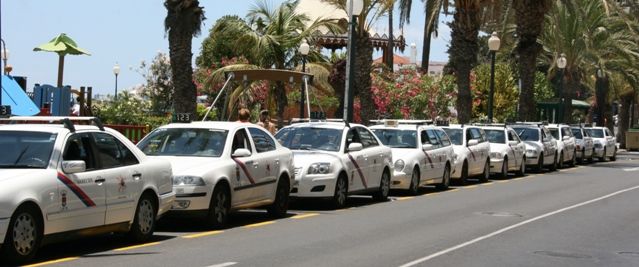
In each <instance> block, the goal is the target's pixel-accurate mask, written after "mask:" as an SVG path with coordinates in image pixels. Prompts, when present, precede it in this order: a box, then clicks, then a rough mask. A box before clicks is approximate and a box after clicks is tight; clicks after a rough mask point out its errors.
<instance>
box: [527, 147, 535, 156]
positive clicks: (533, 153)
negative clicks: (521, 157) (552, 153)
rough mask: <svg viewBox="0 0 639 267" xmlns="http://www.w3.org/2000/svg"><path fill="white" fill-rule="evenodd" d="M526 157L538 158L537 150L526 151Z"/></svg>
mask: <svg viewBox="0 0 639 267" xmlns="http://www.w3.org/2000/svg"><path fill="white" fill-rule="evenodd" d="M526 155H528V156H532V157H536V156H537V150H536V149H526Z"/></svg>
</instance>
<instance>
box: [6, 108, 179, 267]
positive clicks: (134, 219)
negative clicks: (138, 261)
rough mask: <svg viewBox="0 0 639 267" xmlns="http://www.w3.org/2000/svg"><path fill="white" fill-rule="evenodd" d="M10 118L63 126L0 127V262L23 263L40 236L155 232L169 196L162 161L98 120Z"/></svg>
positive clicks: (167, 170) (167, 169)
mask: <svg viewBox="0 0 639 267" xmlns="http://www.w3.org/2000/svg"><path fill="white" fill-rule="evenodd" d="M73 119H74V120H90V119H91V118H77V117H76V118H73ZM10 120H16V121H17V120H20V121H21V120H29V121H42V120H47V121H48V120H57V121H60V122H64V123H65V125H64V126H63V125H62V124H57V125H53V124H51V125H50V124H13V125H2V126H0V147H2V150H3V152H2V153H0V242H1V243H2V244H1V246H2V250H1V251H0V261H1V260H8V261H10V262H12V263H17V262H24V261H26V260H29V259H30V258H32V257H33V256H34V254H35V253H36V251H37V250H38V247H39V246H40V244H42V243H43V242H49V241H50V240H55V239H58V238H60V237H63V238H64V237H69V236H74V235H77V234H86V233H109V232H120V231H121V232H129V234H130V236H131V237H132V238H133V239H134V240H136V241H145V240H148V239H149V238H150V237H151V236H152V235H153V231H154V228H155V221H156V219H157V218H158V217H159V216H161V215H162V214H164V213H165V212H166V211H168V210H169V209H170V208H171V203H172V202H173V200H174V198H175V194H174V192H173V186H172V183H171V165H170V164H169V163H168V162H166V161H164V160H156V159H150V158H148V157H146V156H145V155H144V153H142V152H141V151H140V150H138V149H137V148H136V147H135V145H134V144H133V143H131V142H130V141H129V140H127V139H126V137H124V136H123V135H121V134H120V133H118V132H117V131H115V130H112V129H109V128H103V127H102V126H101V124H99V123H98V124H97V125H98V126H97V127H96V126H88V125H84V126H83V125H73V123H72V122H71V121H70V120H69V119H65V118H59V117H57V118H53V117H39V118H24V117H22V118H20V117H14V118H11V119H10ZM32 123H33V122H32Z"/></svg>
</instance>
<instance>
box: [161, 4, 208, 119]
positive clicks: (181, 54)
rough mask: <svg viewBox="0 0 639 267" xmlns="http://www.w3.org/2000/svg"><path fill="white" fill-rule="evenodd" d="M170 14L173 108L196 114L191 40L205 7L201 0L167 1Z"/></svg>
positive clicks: (168, 15)
mask: <svg viewBox="0 0 639 267" xmlns="http://www.w3.org/2000/svg"><path fill="white" fill-rule="evenodd" d="M164 7H166V10H167V15H166V18H165V19H164V29H165V30H166V32H168V34H169V57H170V59H171V72H172V73H173V84H174V85H175V90H174V92H175V96H174V101H173V110H174V111H175V112H176V113H191V114H195V113H196V96H197V92H196V88H195V83H193V66H192V65H191V61H192V60H191V59H192V57H193V54H192V52H191V41H192V39H193V37H194V36H197V35H199V34H200V27H201V25H202V21H203V20H204V19H206V18H205V17H204V9H203V8H202V7H201V6H200V2H199V1H198V0H165V1H164Z"/></svg>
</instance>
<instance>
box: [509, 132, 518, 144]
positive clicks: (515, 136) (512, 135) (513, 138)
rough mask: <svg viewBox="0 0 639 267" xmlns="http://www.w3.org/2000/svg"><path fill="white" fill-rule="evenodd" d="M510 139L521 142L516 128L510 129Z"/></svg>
mask: <svg viewBox="0 0 639 267" xmlns="http://www.w3.org/2000/svg"><path fill="white" fill-rule="evenodd" d="M508 141H516V142H517V143H519V142H521V139H519V136H518V135H517V133H516V132H515V131H514V130H508Z"/></svg>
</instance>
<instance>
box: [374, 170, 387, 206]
mask: <svg viewBox="0 0 639 267" xmlns="http://www.w3.org/2000/svg"><path fill="white" fill-rule="evenodd" d="M389 193H390V174H388V172H387V171H384V172H382V179H381V180H380V181H379V189H378V191H377V192H375V194H373V198H374V199H375V200H377V201H386V200H388V194H389Z"/></svg>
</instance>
